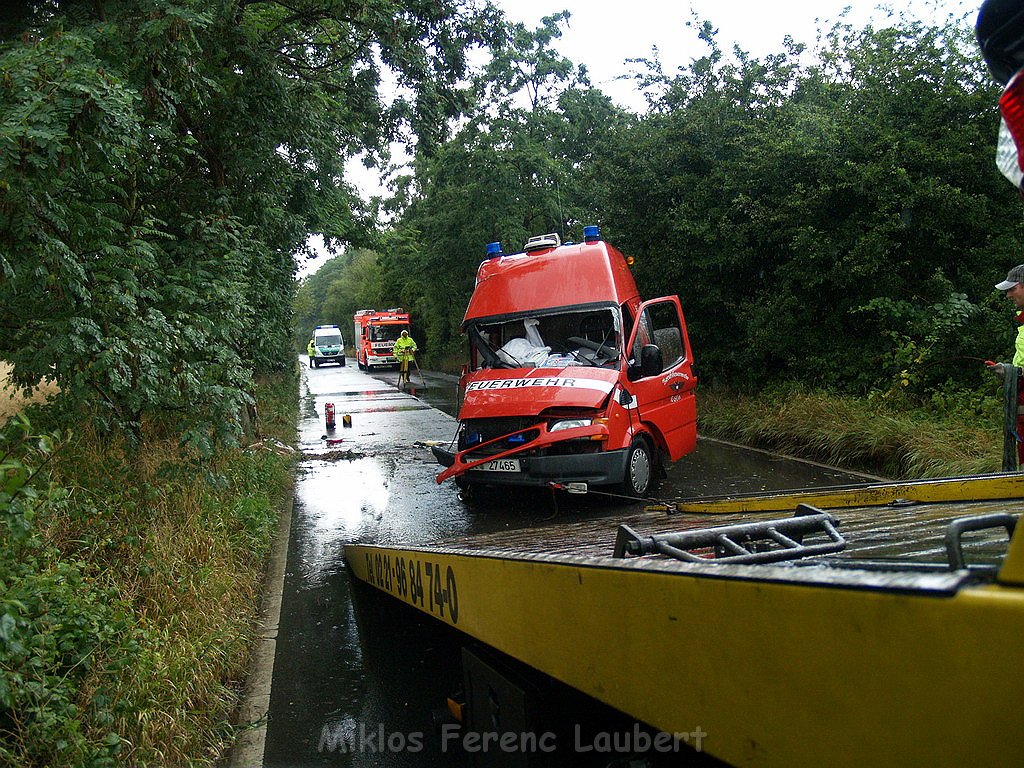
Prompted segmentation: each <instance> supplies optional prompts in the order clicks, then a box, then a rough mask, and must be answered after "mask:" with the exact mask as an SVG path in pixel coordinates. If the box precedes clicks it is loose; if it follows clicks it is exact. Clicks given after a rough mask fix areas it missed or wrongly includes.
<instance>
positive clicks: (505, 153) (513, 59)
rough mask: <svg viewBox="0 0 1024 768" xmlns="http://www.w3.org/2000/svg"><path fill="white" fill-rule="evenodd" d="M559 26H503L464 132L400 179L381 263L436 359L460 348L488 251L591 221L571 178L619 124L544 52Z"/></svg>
mask: <svg viewBox="0 0 1024 768" xmlns="http://www.w3.org/2000/svg"><path fill="white" fill-rule="evenodd" d="M567 20H568V14H567V13H560V14H555V15H553V16H549V17H546V18H544V19H543V20H542V22H541V25H540V26H539V27H538V28H536V29H534V30H532V31H531V30H527V29H526V28H525V27H524V26H523V25H522V24H513V25H510V26H509V27H508V30H507V33H506V34H505V35H503V36H500V37H498V38H497V39H495V40H494V41H493V42H492V45H491V59H490V60H489V62H488V63H487V64H486V65H485V66H484V67H483V68H482V70H481V72H480V73H479V76H478V77H477V78H476V80H475V88H474V92H475V94H476V101H475V106H474V109H473V110H472V111H471V114H470V117H469V119H468V120H467V122H466V124H465V125H464V126H463V127H462V128H461V129H460V130H459V131H458V132H457V133H456V134H455V135H454V136H453V137H452V139H451V140H450V141H447V142H445V143H444V144H443V145H441V146H440V147H438V148H437V149H436V151H434V152H433V153H432V154H431V155H429V156H426V155H423V154H419V155H418V156H417V157H416V160H415V176H414V178H411V179H407V180H406V186H405V188H404V198H403V203H404V206H405V207H404V208H403V210H402V216H401V218H400V220H399V221H398V223H397V224H396V226H395V227H394V229H393V231H392V232H391V233H390V234H389V236H388V237H387V239H386V241H385V242H386V245H385V247H382V248H381V258H380V264H381V266H382V269H383V271H384V273H385V275H387V276H388V280H387V282H388V283H389V284H390V285H392V286H396V287H398V290H399V298H400V300H401V302H402V303H403V304H404V305H406V306H410V307H413V308H414V309H415V311H416V312H417V313H419V315H420V316H422V317H423V319H424V323H425V326H426V327H425V330H426V334H427V336H428V337H429V344H428V347H429V348H430V349H431V350H432V352H433V353H435V354H442V355H443V354H457V353H458V351H459V350H460V349H461V339H460V334H459V326H460V323H461V320H462V311H463V310H464V308H465V306H466V303H467V301H468V298H469V295H470V293H471V291H472V288H473V280H474V277H475V274H476V269H477V266H478V265H479V263H480V260H481V259H482V258H483V255H484V249H485V244H486V243H488V242H494V241H502V242H503V243H504V244H505V246H506V249H507V250H508V251H509V252H515V251H517V250H519V248H520V247H521V244H522V243H524V242H525V240H526V238H527V237H528V236H530V235H536V234H541V233H545V232H559V233H562V234H566V235H568V234H570V233H573V232H575V233H576V236H577V237H578V236H581V235H582V226H583V219H584V218H586V219H587V220H588V221H587V223H589V221H592V220H593V219H592V217H593V216H594V213H593V211H594V210H595V206H594V200H593V197H592V196H587V195H586V194H583V193H582V191H581V190H579V189H578V188H577V187H576V184H575V182H574V181H573V176H574V174H576V173H578V171H579V168H580V167H581V166H582V165H583V164H584V163H586V162H588V161H589V159H590V157H591V155H592V153H593V151H594V147H593V146H591V145H589V144H588V141H589V140H591V139H593V137H594V136H596V135H599V134H600V133H601V131H602V130H603V129H605V128H608V127H611V126H613V125H614V124H615V123H616V122H618V121H622V120H625V119H626V116H625V114H624V113H622V111H621V110H618V109H617V108H615V107H614V106H613V105H612V104H611V102H610V100H609V99H608V97H607V96H604V95H603V94H601V93H600V92H598V91H596V90H594V89H592V88H591V87H590V85H589V83H588V80H587V76H586V72H585V70H583V69H581V68H579V67H577V66H575V65H574V64H573V63H572V62H570V61H569V60H567V59H565V58H564V57H562V56H560V55H558V54H557V52H556V51H555V50H554V49H553V47H552V44H553V42H554V41H556V40H557V39H558V38H559V37H560V35H561V30H560V26H561V25H562V24H563V23H565V22H566V21H567ZM427 286H429V290H427Z"/></svg>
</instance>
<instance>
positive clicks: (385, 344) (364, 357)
mask: <svg viewBox="0 0 1024 768" xmlns="http://www.w3.org/2000/svg"><path fill="white" fill-rule="evenodd" d="M354 320H355V333H354V335H353V337H354V338H355V346H356V364H357V365H358V366H359V367H360V368H361V369H362V370H368V369H370V368H373V367H374V366H375V365H377V366H383V365H398V358H396V357H395V355H394V351H395V340H396V339H397V338H398V337H399V336H401V335H402V331H408V330H409V313H408V312H406V311H405V310H404V309H402V308H401V307H393V308H392V309H382V310H376V309H360V310H359V311H358V312H356V314H355V317H354Z"/></svg>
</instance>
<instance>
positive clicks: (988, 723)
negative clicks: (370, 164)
mask: <svg viewBox="0 0 1024 768" xmlns="http://www.w3.org/2000/svg"><path fill="white" fill-rule="evenodd" d="M1000 482H1001V481H1000ZM865 487H867V486H865ZM964 487H965V488H968V489H969V488H970V486H969V485H967V486H964ZM984 487H986V486H984V485H978V484H975V487H974V488H973V490H974V491H976V492H978V493H979V495H982V496H984V495H985V493H984V491H983V490H981V491H979V488H981V489H983V488H984ZM988 487H994V486H992V484H989V486H988ZM876 488H877V484H875V486H873V490H872V493H873V494H874V495H875V496H877V491H876V490H874V489H876ZM990 495H991V494H990ZM771 497H772V499H773V500H774V502H775V505H776V506H778V505H785V504H786V503H789V504H790V511H789V512H788V513H787V514H785V515H783V514H780V513H779V512H778V511H777V510H775V509H771V510H769V511H764V512H754V511H745V509H746V507H747V506H748V505H749V502H750V500H751V499H752V498H753V497H743V498H742V499H736V500H734V502H733V508H732V509H731V510H730V509H729V508H728V507H721V506H719V507H717V508H716V510H715V512H714V513H709V512H693V511H679V510H680V509H682V508H683V507H682V505H680V506H679V507H677V508H674V509H673V510H672V511H671V514H669V513H667V512H666V511H654V510H648V511H644V512H642V513H638V514H635V515H630V516H629V517H626V518H622V519H616V520H607V519H595V520H586V521H581V522H574V523H566V524H552V525H546V526H540V527H535V528H531V529H526V530H521V531H511V532H504V533H500V534H486V535H478V536H472V537H466V538H460V539H451V540H447V541H442V542H438V543H436V544H431V545H429V546H422V547H406V546H402V547H377V546H356V545H352V546H349V547H346V557H347V558H348V561H349V564H350V567H351V568H352V571H353V573H354V575H355V576H357V577H358V578H360V579H362V580H364V581H366V582H368V583H369V584H371V585H373V586H375V587H377V588H378V589H381V590H382V591H384V592H387V593H389V594H391V595H393V596H394V597H397V598H398V599H400V600H403V601H404V602H407V603H410V604H411V605H413V606H415V607H417V608H419V609H420V610H423V611H425V612H426V613H428V614H430V615H432V616H434V617H435V618H437V619H439V620H442V621H445V622H446V623H448V624H450V625H452V626H454V627H456V628H457V629H459V630H461V631H463V632H465V633H467V634H468V635H470V636H472V637H474V638H476V639H477V640H479V641H481V642H484V643H486V644H488V645H491V646H493V647H494V648H497V649H498V650H500V651H503V652H504V653H507V654H509V655H511V656H512V657H514V658H516V659H519V660H520V661H523V662H524V663H526V664H529V665H530V666H533V667H534V668H536V669H539V670H541V671H542V672H545V673H546V674H549V675H551V676H552V677H555V678H556V679H559V680H562V681H563V682H565V683H567V684H569V685H572V686H574V687H576V688H577V689H579V690H582V691H584V692H586V693H588V694H590V695H592V696H594V697H596V698H598V699H600V700H602V701H604V702H606V703H608V704H610V705H612V706H614V707H616V708H618V709H620V710H621V711H623V712H626V713H628V714H630V715H631V716H633V717H635V718H637V719H639V720H641V721H643V722H646V723H648V724H650V725H652V726H654V727H655V728H660V729H662V730H664V731H667V732H670V733H671V732H680V733H683V732H692V731H693V730H694V729H695V728H696V727H700V728H701V729H703V731H704V732H706V733H707V734H708V737H707V739H706V741H705V748H706V749H707V750H708V751H709V752H711V753H712V754H714V755H715V756H717V757H719V758H721V759H723V760H725V761H727V762H730V763H733V764H737V765H785V766H793V765H822V764H829V765H851V766H852V765H863V764H865V763H866V764H872V765H900V766H908V765H940V764H944V765H954V764H961V763H967V762H968V761H970V762H974V763H981V764H1012V763H1015V762H1018V761H1019V760H1020V756H1021V755H1022V754H1024V729H1021V728H1020V727H1019V716H1018V715H1017V714H1016V712H1017V701H1018V698H1019V676H1018V675H1016V674H1014V673H1013V672H1012V670H1013V669H1015V668H1016V663H1015V662H1014V660H1013V659H1014V658H1015V652H1016V651H1017V650H1018V649H1019V647H1020V641H1021V638H1024V539H1022V536H1021V535H1020V533H1019V530H1017V531H1015V535H1012V532H1014V525H1015V523H1016V520H1017V518H1018V516H1019V513H1020V511H1021V508H1022V503H1021V501H1020V500H1019V499H1017V500H1009V501H1007V500H992V499H989V500H985V501H976V500H971V499H962V500H959V501H952V500H947V501H944V502H942V503H909V504H908V503H905V502H904V501H897V500H895V499H894V503H890V504H884V505H881V504H880V502H879V501H878V499H877V498H875V499H874V501H872V504H874V505H873V506H853V507H846V508H838V509H830V510H828V512H827V513H824V515H819V514H818V510H816V509H807V508H804V509H802V510H800V511H801V512H803V513H806V514H802V515H801V516H800V517H802V518H805V519H804V520H795V521H794V518H793V517H792V515H793V513H794V512H795V511H796V507H797V505H798V504H800V503H804V502H803V500H802V499H803V498H806V497H801V496H800V494H799V493H793V494H790V498H788V499H786V498H780V497H785V494H771ZM763 498H766V497H763ZM858 499H863V497H857V496H854V497H852V498H847V499H846V500H845V503H846V504H849V503H852V502H855V501H857V500H858ZM819 501H820V499H819ZM716 503H717V502H716ZM811 518H814V519H815V520H817V519H818V518H821V520H822V522H821V526H820V530H819V529H818V528H816V527H814V526H812V527H811V529H809V532H805V531H802V529H798V528H795V527H792V526H794V525H795V526H800V525H803V524H804V523H807V524H808V525H810V523H811V522H812V520H811ZM978 521H980V522H978ZM787 526H790V527H787ZM978 527H980V528H981V530H977V531H975V530H972V529H973V528H978ZM1017 528H1019V526H1018V527H1017ZM723 530H724V531H726V532H728V533H727V535H726V534H721V531H723ZM751 531H753V532H754V533H753V534H751ZM837 536H838V538H839V539H841V540H843V543H842V544H839V543H837V540H836V537H837ZM695 542H696V544H695ZM780 542H781V543H780ZM677 545H678V546H677ZM801 547H803V548H809V549H806V550H805V552H800V554H803V553H807V554H809V556H807V557H799V556H793V555H794V553H795V552H797V551H799V550H800V548H801ZM680 548H682V550H683V554H682V555H677V554H673V553H677V552H678V550H679V549H680ZM794 548H795V550H794V551H788V550H791V549H794ZM819 550H820V551H821V552H822V553H821V554H814V553H815V552H818V551H819ZM713 554H718V555H727V554H732V555H734V560H733V561H730V560H728V559H717V560H710V559H706V558H709V557H711V556H712V555H713ZM617 555H618V556H617ZM758 558H767V559H769V562H764V563H758V562H756V560H757V559H758ZM773 558H791V559H783V560H781V561H777V562H772V561H770V560H771V559H773ZM751 559H753V560H754V561H755V562H749V560H751ZM967 735H969V738H968V737H967Z"/></svg>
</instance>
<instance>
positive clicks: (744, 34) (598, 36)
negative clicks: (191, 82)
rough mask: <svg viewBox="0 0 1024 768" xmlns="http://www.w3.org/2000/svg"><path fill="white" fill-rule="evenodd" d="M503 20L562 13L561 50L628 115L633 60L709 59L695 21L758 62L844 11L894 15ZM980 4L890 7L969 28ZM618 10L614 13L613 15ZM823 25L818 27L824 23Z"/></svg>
mask: <svg viewBox="0 0 1024 768" xmlns="http://www.w3.org/2000/svg"><path fill="white" fill-rule="evenodd" d="M495 2H496V4H497V5H498V6H499V7H501V8H502V9H503V10H504V11H505V14H506V15H507V16H508V17H509V18H510V19H512V20H514V21H521V22H523V23H525V24H526V25H527V27H528V28H530V29H533V28H535V27H536V26H538V24H539V23H540V19H541V18H542V17H544V16H549V15H551V14H553V13H556V12H558V11H560V10H567V11H569V12H570V13H571V14H572V16H571V18H570V20H569V27H568V29H567V30H566V31H565V32H564V33H563V35H562V37H561V39H560V40H559V41H558V42H556V43H555V47H556V48H557V49H558V50H559V51H560V52H561V53H562V54H563V55H564V56H566V57H567V58H569V59H571V60H572V61H574V62H576V63H577V64H586V65H587V69H588V70H589V72H590V78H591V82H592V83H593V84H594V85H595V86H596V87H598V88H600V89H601V90H602V91H604V92H605V93H607V94H608V95H609V96H611V97H612V98H613V99H615V100H616V101H618V102H619V103H620V104H622V105H623V106H626V107H630V108H632V109H634V110H637V111H639V110H642V109H643V108H644V101H643V99H642V98H641V97H640V95H639V94H637V93H635V91H633V89H632V86H631V85H630V84H628V83H625V82H621V81H619V82H617V81H616V80H615V77H616V76H617V75H621V74H624V73H625V72H626V70H627V68H626V66H625V65H624V62H625V60H626V59H629V58H641V57H644V58H646V57H647V56H648V55H649V54H650V52H651V47H652V46H657V47H658V50H659V55H660V57H661V61H662V64H663V65H664V66H665V70H666V72H672V71H673V70H674V69H675V68H676V67H678V66H682V65H684V64H687V63H688V62H689V61H690V60H691V59H693V58H695V57H698V56H702V55H704V54H705V53H706V52H707V48H706V46H704V44H703V43H701V42H700V41H699V40H698V39H697V35H696V32H695V30H694V28H693V27H692V26H691V27H687V26H686V24H687V22H689V21H691V20H692V19H693V13H696V14H697V16H698V17H699V18H700V19H702V20H706V21H710V22H711V23H712V25H713V26H714V27H716V28H717V29H718V32H719V34H718V38H717V39H718V43H719V45H720V46H721V47H722V48H723V49H726V50H729V49H731V48H732V46H733V44H734V43H735V44H738V45H739V46H740V48H742V49H743V50H745V51H747V52H748V53H751V54H752V55H754V56H757V57H760V56H764V55H765V54H768V53H775V52H778V51H781V50H783V47H782V43H783V39H784V37H785V36H786V35H791V36H792V37H793V39H794V40H796V41H797V42H801V43H807V44H809V45H810V44H813V42H814V40H815V36H816V33H817V30H818V28H819V26H821V27H822V28H824V29H828V28H829V27H831V22H834V21H836V20H838V19H839V17H840V14H841V13H842V12H843V10H844V8H847V7H849V15H848V17H847V18H848V20H849V21H850V22H851V23H852V24H853V25H854V27H859V26H863V25H864V24H865V23H867V22H868V21H872V20H874V21H875V22H876V23H877V24H878V25H879V26H881V25H882V23H884V19H885V18H886V17H887V15H888V12H887V11H886V10H885V9H884V8H881V7H880V6H881V4H880V3H877V2H874V1H873V0H866V1H865V0H782V2H770V1H769V0H681V1H680V0H628V2H625V3H622V4H616V5H614V6H611V5H610V4H608V3H599V2H595V1H594V0H495ZM981 2H982V0H974V2H969V1H968V0H904V2H894V3H889V6H890V7H895V8H896V9H909V10H911V11H912V13H913V14H914V15H915V16H916V17H917V18H921V19H925V20H929V21H937V22H941V21H944V20H945V19H946V17H947V16H948V15H949V14H950V13H953V14H955V15H956V16H957V17H959V16H961V15H963V14H965V13H967V14H969V15H970V19H971V23H972V24H973V20H974V18H975V17H976V15H977V11H978V8H980V7H981ZM610 8H614V9H615V10H614V11H613V10H610ZM819 19H820V20H821V24H820V25H819V23H818V20H819Z"/></svg>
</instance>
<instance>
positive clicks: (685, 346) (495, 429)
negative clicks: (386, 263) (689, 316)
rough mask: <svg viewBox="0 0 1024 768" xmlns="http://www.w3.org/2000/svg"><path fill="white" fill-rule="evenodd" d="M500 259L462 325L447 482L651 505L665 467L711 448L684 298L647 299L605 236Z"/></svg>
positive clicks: (484, 273)
mask: <svg viewBox="0 0 1024 768" xmlns="http://www.w3.org/2000/svg"><path fill="white" fill-rule="evenodd" d="M487 250H488V258H487V259H485V260H484V261H483V262H482V263H481V264H480V266H479V268H478V270H477V277H476V287H475V288H474V291H473V295H472V297H471V298H470V300H469V307H468V308H467V310H466V316H465V319H464V320H463V324H462V329H463V332H464V333H466V335H467V336H468V337H469V363H468V365H467V366H466V367H465V368H464V370H463V374H462V376H461V378H460V379H459V396H460V407H459V425H458V429H457V433H456V437H455V439H454V440H453V444H452V445H451V446H449V447H448V448H447V449H446V448H442V447H434V448H433V449H432V450H433V452H434V456H435V458H436V459H437V461H438V463H439V464H440V465H441V466H443V467H445V469H444V470H443V471H442V472H441V473H440V474H439V475H438V476H437V481H438V482H439V483H440V482H442V481H444V480H446V479H448V478H453V479H454V480H455V482H456V483H457V484H458V485H460V486H462V487H465V486H467V485H469V484H474V483H483V484H497V485H505V484H507V485H535V486H546V485H552V484H555V485H559V484H564V483H582V484H586V485H587V486H588V487H589V486H605V487H608V486H612V487H615V488H616V489H617V491H621V492H623V493H625V494H628V495H630V496H634V497H639V496H644V495H646V494H647V493H648V492H649V489H650V488H651V484H652V482H653V481H654V480H655V478H656V477H657V476H658V473H659V472H660V471H661V469H662V465H661V462H662V461H663V460H664V459H669V460H672V461H675V460H677V459H679V458H681V457H682V456H684V455H686V454H687V453H689V452H690V451H692V450H693V449H694V447H695V446H696V442H697V409H696V403H695V397H694V388H695V386H696V384H697V380H696V377H695V375H694V371H693V353H692V352H691V349H690V341H689V337H688V335H687V332H686V323H685V320H684V318H683V311H682V307H681V306H680V304H679V298H678V297H677V296H665V297H662V298H659V299H652V300H650V301H641V299H640V294H639V291H638V290H637V287H636V283H635V282H634V280H633V276H632V274H631V272H630V270H629V264H630V263H632V259H629V260H627V259H626V257H624V256H623V255H622V253H621V252H620V251H618V250H617V249H616V248H614V247H613V246H611V245H609V244H608V243H606V242H604V241H602V240H601V236H600V232H599V231H598V228H597V227H585V228H584V242H583V243H565V244H564V245H563V244H561V242H560V239H559V237H558V235H556V234H553V235H542V236H539V237H533V238H530V240H529V241H528V242H527V244H526V247H525V249H524V252H523V253H517V254H514V255H511V256H509V255H505V254H503V253H502V252H501V245H500V243H491V244H490V245H488V246H487ZM453 449H454V450H453ZM576 490H580V487H579V486H576Z"/></svg>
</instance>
